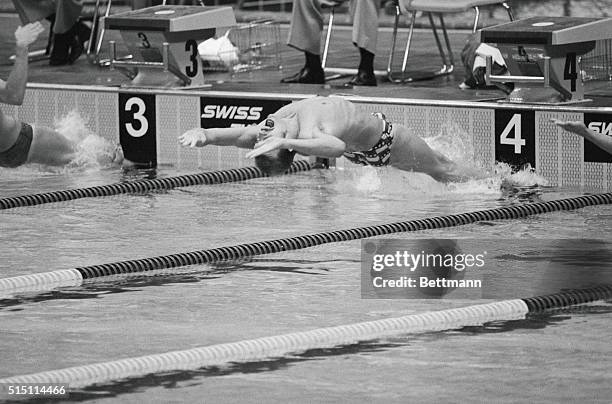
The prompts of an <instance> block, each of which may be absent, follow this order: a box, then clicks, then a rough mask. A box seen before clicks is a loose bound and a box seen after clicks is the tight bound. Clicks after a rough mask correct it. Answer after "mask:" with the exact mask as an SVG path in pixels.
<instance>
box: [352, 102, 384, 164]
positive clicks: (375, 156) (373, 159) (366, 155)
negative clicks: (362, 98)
mask: <svg viewBox="0 0 612 404" xmlns="http://www.w3.org/2000/svg"><path fill="white" fill-rule="evenodd" d="M372 115H374V116H375V117H377V118H380V119H381V120H382V121H383V123H384V124H385V125H384V128H383V131H382V134H381V135H380V140H379V141H378V142H377V143H376V144H375V145H374V146H372V148H371V149H370V150H367V151H362V152H345V153H344V154H343V155H344V157H346V158H347V159H348V160H349V161H350V162H352V163H355V164H363V165H364V166H374V167H382V166H386V165H388V164H389V159H390V157H391V144H392V143H393V134H392V133H391V131H392V129H393V127H392V126H391V124H390V123H389V122H387V120H386V118H385V116H384V115H383V114H382V113H380V112H377V113H375V114H372Z"/></svg>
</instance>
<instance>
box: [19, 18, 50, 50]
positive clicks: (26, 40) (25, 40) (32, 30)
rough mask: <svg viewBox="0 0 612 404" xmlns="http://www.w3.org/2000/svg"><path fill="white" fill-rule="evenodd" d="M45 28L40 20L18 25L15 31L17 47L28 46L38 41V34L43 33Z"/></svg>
mask: <svg viewBox="0 0 612 404" xmlns="http://www.w3.org/2000/svg"><path fill="white" fill-rule="evenodd" d="M44 30H45V28H44V27H43V25H42V24H41V23H40V22H33V23H31V24H26V25H24V26H23V27H17V30H16V31H15V44H16V45H17V47H24V48H27V47H28V46H29V45H31V44H32V43H34V41H36V39H37V38H38V35H40V34H41V33H43V31H44Z"/></svg>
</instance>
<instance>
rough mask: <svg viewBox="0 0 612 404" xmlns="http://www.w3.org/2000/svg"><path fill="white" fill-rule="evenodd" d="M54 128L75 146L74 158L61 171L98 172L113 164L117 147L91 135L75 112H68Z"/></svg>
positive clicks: (83, 120)
mask: <svg viewBox="0 0 612 404" xmlns="http://www.w3.org/2000/svg"><path fill="white" fill-rule="evenodd" d="M54 126H55V130H57V131H58V132H59V133H60V134H62V135H63V136H65V137H66V138H67V139H69V140H70V141H71V142H73V143H74V144H76V147H75V157H74V158H73V160H72V161H71V162H70V163H68V164H67V165H66V166H65V167H63V170H65V171H73V170H98V169H100V168H105V167H110V166H112V165H113V164H114V163H115V162H114V160H115V154H116V151H117V145H115V144H113V142H111V141H110V140H108V139H105V138H103V137H101V136H98V135H96V134H95V133H93V131H92V130H91V129H90V128H88V127H87V123H86V121H85V119H84V118H83V117H82V116H81V115H80V113H79V112H78V111H77V110H72V111H70V112H68V114H66V115H65V116H63V117H61V118H60V119H58V120H57V121H56V122H55V125H54Z"/></svg>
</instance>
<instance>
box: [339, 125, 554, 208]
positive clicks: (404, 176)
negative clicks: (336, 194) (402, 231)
mask: <svg viewBox="0 0 612 404" xmlns="http://www.w3.org/2000/svg"><path fill="white" fill-rule="evenodd" d="M423 140H425V142H426V143H427V144H428V145H429V147H431V148H432V149H434V150H436V151H438V152H440V153H442V154H444V155H445V156H446V157H448V158H450V159H451V160H453V161H454V162H455V163H456V164H458V165H460V166H462V167H465V168H466V170H465V171H466V172H469V171H473V172H476V173H478V174H479V175H478V178H474V179H471V180H468V181H463V182H450V183H441V182H438V181H436V180H434V179H433V178H431V177H430V176H428V175H426V174H422V173H416V172H408V171H402V170H397V169H394V168H392V167H384V168H375V167H370V166H358V165H352V164H347V165H346V166H345V168H344V169H342V170H339V173H341V176H342V177H345V178H346V179H347V180H348V182H349V183H350V184H351V186H352V188H353V191H357V192H358V193H366V194H376V195H377V196H378V197H382V198H384V197H389V196H393V195H394V194H405V193H406V192H410V194H411V195H412V196H416V195H419V194H420V195H423V196H427V197H429V196H452V195H468V194H476V195H480V196H487V195H488V196H491V195H499V194H501V192H502V189H503V188H507V187H508V186H509V187H517V188H520V187H534V186H538V185H541V186H546V185H548V182H547V181H546V179H544V178H543V177H542V176H540V175H538V174H537V173H536V172H535V171H534V170H532V169H531V167H525V168H523V169H522V170H520V171H518V172H515V173H512V168H511V167H510V166H509V165H507V164H504V163H497V164H496V165H495V166H494V167H492V169H488V170H487V169H485V168H483V167H479V166H478V165H477V164H476V163H475V160H476V159H475V148H474V144H473V140H472V136H471V135H470V134H468V133H467V132H466V131H464V130H463V129H462V128H461V127H460V126H459V125H458V124H456V123H454V122H446V123H444V124H443V125H441V128H440V132H439V133H437V134H435V135H434V136H429V137H426V138H423Z"/></svg>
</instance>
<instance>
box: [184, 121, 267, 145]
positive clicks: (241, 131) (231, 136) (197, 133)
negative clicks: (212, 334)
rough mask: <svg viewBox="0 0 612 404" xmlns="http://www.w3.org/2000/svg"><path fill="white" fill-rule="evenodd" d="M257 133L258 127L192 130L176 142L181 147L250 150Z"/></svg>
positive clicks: (255, 140)
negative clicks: (227, 147) (222, 147)
mask: <svg viewBox="0 0 612 404" xmlns="http://www.w3.org/2000/svg"><path fill="white" fill-rule="evenodd" d="M258 133H259V126H258V125H250V126H241V127H232V128H209V129H203V128H194V129H190V130H188V131H187V132H185V133H183V134H182V135H181V136H179V138H178V140H179V143H181V144H182V145H183V146H190V147H204V146H207V145H214V146H236V147H242V148H245V149H252V148H253V147H254V146H255V142H257V134H258Z"/></svg>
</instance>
